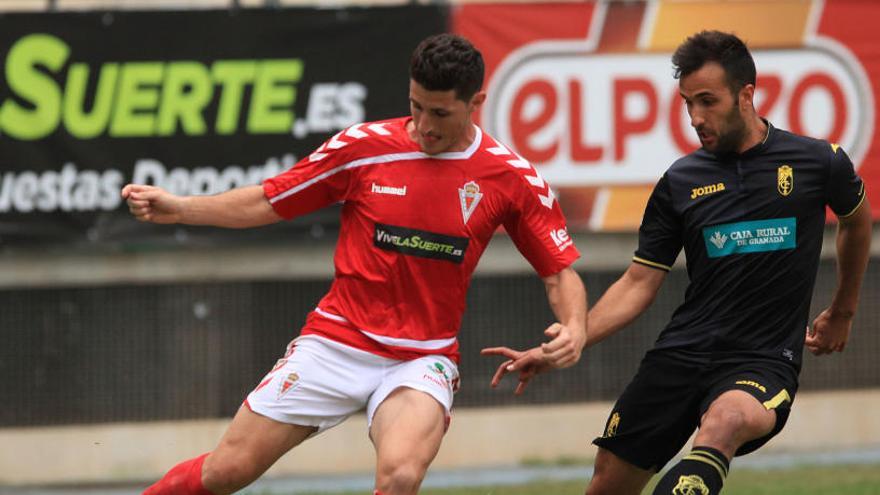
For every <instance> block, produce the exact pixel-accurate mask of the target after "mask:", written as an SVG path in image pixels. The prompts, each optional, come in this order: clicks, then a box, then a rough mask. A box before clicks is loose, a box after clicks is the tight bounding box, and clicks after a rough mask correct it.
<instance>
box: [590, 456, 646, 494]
mask: <svg viewBox="0 0 880 495" xmlns="http://www.w3.org/2000/svg"><path fill="white" fill-rule="evenodd" d="M652 476H654V471H653V470H648V469H642V468H640V467H638V466H635V465H633V464H630V463H629V462H627V461H625V460H623V459H621V458H620V457H618V456H617V455H615V454H614V453H613V452H611V451H610V450H606V449H603V448H600V449H599V453H598V454H597V455H596V463H595V465H594V467H593V477H592V478H591V479H590V483H589V486H588V487H587V495H606V494H609V495H610V494H613V495H638V494H640V493H641V492H642V489H643V488H644V487H645V485H647V484H648V481H650V480H651V477H652Z"/></svg>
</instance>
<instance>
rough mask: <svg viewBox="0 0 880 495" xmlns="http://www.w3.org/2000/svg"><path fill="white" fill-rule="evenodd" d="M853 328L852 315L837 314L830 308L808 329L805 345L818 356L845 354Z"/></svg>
mask: <svg viewBox="0 0 880 495" xmlns="http://www.w3.org/2000/svg"><path fill="white" fill-rule="evenodd" d="M851 328H852V315H842V314H839V313H835V312H833V311H831V308H828V309H826V310H825V311H822V312H821V313H819V316H817V317H816V319H815V320H813V327H812V328H810V327H807V338H806V341H805V342H804V345H806V347H807V349H809V351H810V352H812V353H813V354H815V355H816V356H821V355H824V354H831V353H832V352H835V351H836V352H843V349H844V348H845V347H846V342H847V341H848V340H849V331H850V329H851Z"/></svg>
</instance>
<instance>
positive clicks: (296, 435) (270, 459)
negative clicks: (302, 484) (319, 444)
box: [202, 406, 317, 495]
mask: <svg viewBox="0 0 880 495" xmlns="http://www.w3.org/2000/svg"><path fill="white" fill-rule="evenodd" d="M316 430H317V428H315V427H311V426H300V425H291V424H286V423H279V422H278V421H275V420H273V419H269V418H267V417H265V416H261V415H259V414H257V413H255V412H253V411H251V410H250V409H248V408H247V407H246V406H242V407H241V408H239V410H238V413H237V414H236V415H235V418H234V419H233V420H232V423H231V424H230V425H229V428H227V430H226V433H225V434H224V435H223V438H222V439H220V443H219V445H217V448H216V449H214V451H213V452H211V453H210V454H209V455H208V457H207V458H206V459H205V464H204V466H203V467H202V484H204V486H205V488H207V489H208V490H210V491H211V492H213V493H214V494H215V495H225V494H227V493H233V492H235V491H237V490H240V489H241V488H244V487H245V486H247V485H249V484H251V483H253V482H254V480H256V479H257V478H259V477H260V475H262V474H263V473H264V472H266V470H267V469H269V467H271V466H272V464H274V463H275V461H277V460H278V459H279V458H280V457H281V456H282V455H284V454H285V453H287V451H289V450H290V449H292V448H294V447H296V446H297V445H299V444H300V443H302V441H303V440H305V439H306V438H308V436H309V435H311V434H312V433H314V432H315V431H316Z"/></svg>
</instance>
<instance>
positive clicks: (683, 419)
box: [593, 349, 797, 471]
mask: <svg viewBox="0 0 880 495" xmlns="http://www.w3.org/2000/svg"><path fill="white" fill-rule="evenodd" d="M728 390H743V391H745V392H748V393H749V394H751V395H752V396H754V397H755V398H756V399H758V400H759V401H760V402H761V403H762V404H764V407H766V408H767V409H768V410H769V409H773V410H775V411H776V426H775V427H774V428H773V431H771V432H770V433H768V434H767V435H766V436H764V437H761V438H757V439H754V440H751V441H749V442H747V443H746V444H744V445H743V446H742V447H740V448H739V450H737V452H736V455H745V454H748V453H749V452H753V451H754V450H756V449H758V448H759V447H761V446H762V445H764V444H765V443H767V441H768V440H770V439H771V438H773V437H774V436H775V435H776V434H777V433H779V432H780V431H782V427H783V426H785V422H786V420H788V414H789V412H790V410H791V403H792V401H793V400H794V395H795V392H796V391H797V371H796V370H795V369H794V368H793V367H792V366H790V365H788V364H786V363H783V362H779V361H774V360H772V359H765V358H755V359H752V358H749V359H748V360H744V359H725V360H723V361H715V360H713V361H710V360H708V359H699V358H694V357H692V356H689V355H687V354H684V353H681V352H677V351H670V350H659V349H658V350H652V351H649V352H648V354H646V355H645V358H644V359H643V360H642V364H641V366H640V367H639V371H638V373H636V376H635V377H634V378H633V380H632V382H630V384H629V385H628V386H627V387H626V390H624V391H623V394H622V395H621V396H620V398H619V399H618V400H617V403H616V404H615V405H614V409H613V410H612V411H611V414H610V415H609V417H608V422H607V423H606V424H605V432H604V434H603V435H602V436H601V437H599V438H596V439H595V440H593V443H594V444H596V445H598V446H599V447H602V448H603V449H607V450H609V451H611V452H612V453H614V454H615V455H617V456H618V457H620V458H621V459H623V460H625V461H627V462H629V463H631V464H633V465H635V466H638V467H640V468H642V469H649V470H654V471H660V470H661V469H662V468H663V466H665V465H666V463H667V462H669V460H670V459H672V458H673V457H674V456H675V454H677V453H678V452H679V451H680V450H681V448H682V447H683V446H684V444H685V443H686V442H687V441H688V438H690V436H691V434H693V432H694V430H695V429H696V428H697V427H698V426H699V425H700V418H702V416H703V414H704V413H705V412H706V410H708V409H709V406H710V405H711V404H712V402H713V401H714V400H715V399H716V398H718V396H720V395H721V394H723V393H724V392H727V391H728Z"/></svg>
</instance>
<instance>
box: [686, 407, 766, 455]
mask: <svg viewBox="0 0 880 495" xmlns="http://www.w3.org/2000/svg"><path fill="white" fill-rule="evenodd" d="M775 425H776V411H773V410H767V409H766V408H765V407H764V406H763V405H762V404H761V403H760V402H758V399H756V398H754V397H753V396H751V395H750V394H748V393H746V392H743V391H742V390H729V391H727V392H724V393H723V394H721V395H720V396H718V398H717V399H715V401H714V402H712V405H710V406H709V409H708V410H707V411H706V413H705V414H703V417H702V418H701V420H700V431H699V432H698V433H697V438H695V439H694V447H702V446H706V447H712V448H714V449H717V450H719V451H721V452H723V453H724V455H726V456H727V459H728V460H730V459H732V458H733V455H734V453H736V449H738V448H739V447H740V446H742V445H743V444H744V443H746V442H748V441H749V440H754V439H756V438H761V437H763V436H764V435H766V434H768V433H770V432H771V431H773V427H774V426H775Z"/></svg>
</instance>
